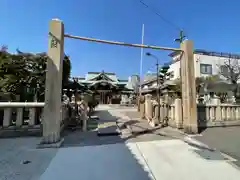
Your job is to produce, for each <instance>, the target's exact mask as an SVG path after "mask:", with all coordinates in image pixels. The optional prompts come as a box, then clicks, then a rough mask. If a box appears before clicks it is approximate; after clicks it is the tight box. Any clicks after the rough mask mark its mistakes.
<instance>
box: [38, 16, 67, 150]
mask: <svg viewBox="0 0 240 180" xmlns="http://www.w3.org/2000/svg"><path fill="white" fill-rule="evenodd" d="M63 48H64V25H63V23H62V21H60V20H58V19H52V20H51V21H50V23H49V34H48V61H47V71H46V72H47V73H46V85H45V106H44V112H43V139H42V142H41V144H52V143H58V144H61V142H63V140H61V139H60V128H61V127H60V118H61V115H60V113H61V106H62V102H61V100H62V95H61V94H62V68H63V67H62V66H63V58H64V51H63ZM45 147H48V146H45ZM50 147H51V145H50Z"/></svg>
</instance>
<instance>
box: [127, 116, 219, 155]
mask: <svg viewBox="0 0 240 180" xmlns="http://www.w3.org/2000/svg"><path fill="white" fill-rule="evenodd" d="M126 117H127V119H128V120H131V118H130V117H129V116H127V115H126ZM124 125H125V127H126V128H127V129H128V130H129V131H130V132H131V134H134V135H138V134H144V133H149V132H150V131H154V130H157V129H160V128H161V127H160V128H156V129H154V130H151V129H145V130H143V131H140V132H137V133H134V132H133V131H132V128H131V125H126V124H124ZM176 131H177V132H178V133H179V134H181V135H183V136H184V137H183V138H179V137H176V136H173V135H170V134H169V133H166V132H160V133H158V135H161V136H166V137H171V138H175V139H180V140H182V141H183V142H185V143H187V144H189V145H191V146H194V147H197V148H199V149H206V150H209V151H216V149H215V148H211V147H209V146H208V145H207V144H204V143H202V142H200V141H198V140H196V139H194V138H192V137H191V136H190V135H189V134H186V133H184V132H182V131H179V130H177V129H176Z"/></svg>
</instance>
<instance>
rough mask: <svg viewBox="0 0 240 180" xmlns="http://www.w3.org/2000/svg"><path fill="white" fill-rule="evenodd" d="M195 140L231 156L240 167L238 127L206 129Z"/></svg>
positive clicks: (239, 131)
mask: <svg viewBox="0 0 240 180" xmlns="http://www.w3.org/2000/svg"><path fill="white" fill-rule="evenodd" d="M195 139H197V140H199V141H202V142H203V143H205V144H208V145H209V146H210V147H212V148H216V149H218V150H220V151H222V152H224V153H226V154H228V155H230V156H232V157H233V158H234V159H235V161H234V162H233V163H235V164H236V165H238V166H239V167H240V127H216V128H208V129H206V130H204V131H203V132H202V133H201V136H196V137H195Z"/></svg>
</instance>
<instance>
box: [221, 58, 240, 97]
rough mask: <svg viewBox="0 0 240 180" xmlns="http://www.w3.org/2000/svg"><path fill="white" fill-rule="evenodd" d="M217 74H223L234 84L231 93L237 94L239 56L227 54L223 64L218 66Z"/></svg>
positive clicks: (239, 75) (239, 71)
mask: <svg viewBox="0 0 240 180" xmlns="http://www.w3.org/2000/svg"><path fill="white" fill-rule="evenodd" d="M219 69H220V71H219V74H220V75H221V76H223V77H224V78H225V79H226V80H227V81H228V82H229V83H231V84H232V85H234V88H233V93H234V95H235V97H236V96H239V95H240V94H239V93H238V89H239V88H238V81H239V80H240V57H238V56H233V55H231V54H229V57H228V58H227V59H226V60H225V62H224V64H223V65H220V66H219Z"/></svg>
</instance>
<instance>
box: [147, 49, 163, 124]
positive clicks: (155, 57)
mask: <svg viewBox="0 0 240 180" xmlns="http://www.w3.org/2000/svg"><path fill="white" fill-rule="evenodd" d="M146 55H147V56H151V57H153V58H154V59H156V70H157V102H158V120H159V118H160V92H159V91H160V88H159V84H160V83H159V63H158V62H159V60H158V58H157V56H155V55H153V54H151V53H149V52H147V53H146Z"/></svg>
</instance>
